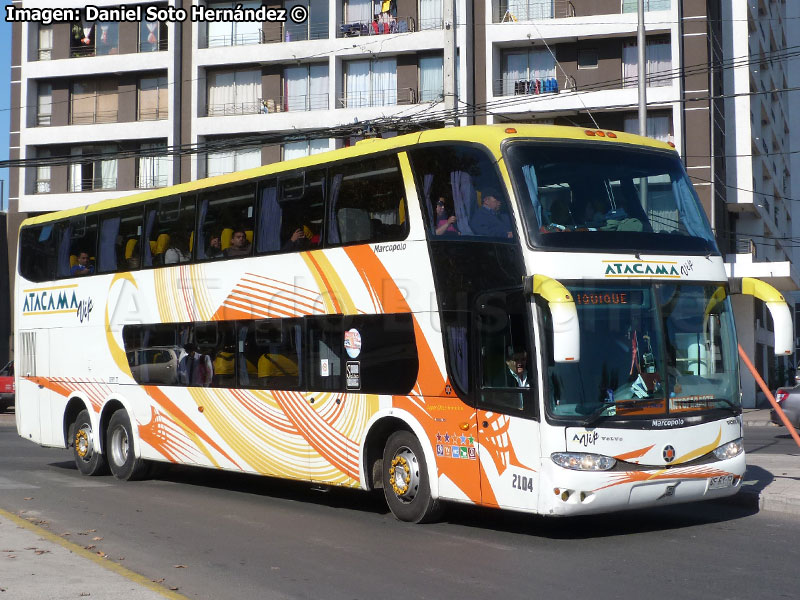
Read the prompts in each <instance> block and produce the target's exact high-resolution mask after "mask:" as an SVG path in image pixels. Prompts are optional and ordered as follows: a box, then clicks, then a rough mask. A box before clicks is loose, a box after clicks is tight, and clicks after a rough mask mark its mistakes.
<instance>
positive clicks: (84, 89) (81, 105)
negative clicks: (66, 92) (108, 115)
mask: <svg viewBox="0 0 800 600" xmlns="http://www.w3.org/2000/svg"><path fill="white" fill-rule="evenodd" d="M96 94H97V85H96V83H95V82H94V81H90V82H80V81H76V82H75V83H73V84H72V98H71V100H72V102H71V108H72V115H71V117H72V119H71V122H72V124H74V125H77V124H80V123H94V119H95V96H96Z"/></svg>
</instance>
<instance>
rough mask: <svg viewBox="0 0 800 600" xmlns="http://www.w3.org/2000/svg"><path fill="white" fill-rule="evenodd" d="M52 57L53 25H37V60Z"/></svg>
mask: <svg viewBox="0 0 800 600" xmlns="http://www.w3.org/2000/svg"><path fill="white" fill-rule="evenodd" d="M51 58H53V26H52V25H39V60H50V59H51Z"/></svg>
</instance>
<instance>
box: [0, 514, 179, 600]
mask: <svg viewBox="0 0 800 600" xmlns="http://www.w3.org/2000/svg"><path fill="white" fill-rule="evenodd" d="M0 598H8V599H9V600H11V599H12V598H13V599H14V600H67V599H69V600H73V599H74V598H98V599H102V600H164V598H170V599H172V600H186V597H185V596H182V595H181V594H178V593H177V592H173V591H170V590H168V589H166V588H165V587H163V586H161V585H159V584H157V583H154V582H152V581H150V580H149V579H147V578H146V577H143V576H142V575H139V574H137V573H134V572H133V571H130V570H128V569H126V568H124V567H121V566H120V565H118V564H117V563H115V562H113V561H111V560H108V559H105V558H102V557H100V556H98V555H97V554H95V553H93V552H91V551H89V550H85V549H84V548H82V547H81V546H78V545H76V544H73V543H71V542H68V541H67V540H65V539H63V538H61V537H59V536H57V535H55V534H53V533H50V532H49V531H45V530H44V529H42V528H41V527H37V526H36V525H32V524H31V523H29V522H28V521H26V520H25V519H21V518H19V517H17V516H15V515H13V514H11V513H8V512H6V511H4V510H2V509H0Z"/></svg>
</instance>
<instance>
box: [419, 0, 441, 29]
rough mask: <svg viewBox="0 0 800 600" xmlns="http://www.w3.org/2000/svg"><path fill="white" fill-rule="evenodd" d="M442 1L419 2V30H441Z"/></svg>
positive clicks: (421, 0)
mask: <svg viewBox="0 0 800 600" xmlns="http://www.w3.org/2000/svg"><path fill="white" fill-rule="evenodd" d="M441 27H442V0H419V29H420V31H422V30H424V29H441Z"/></svg>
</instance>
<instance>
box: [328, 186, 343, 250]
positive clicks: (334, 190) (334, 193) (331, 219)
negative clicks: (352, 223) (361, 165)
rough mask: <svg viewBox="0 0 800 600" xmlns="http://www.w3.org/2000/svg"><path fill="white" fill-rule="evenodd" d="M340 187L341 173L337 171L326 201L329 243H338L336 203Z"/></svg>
mask: <svg viewBox="0 0 800 600" xmlns="http://www.w3.org/2000/svg"><path fill="white" fill-rule="evenodd" d="M341 187H342V174H341V173H337V174H336V175H334V176H333V178H332V179H331V192H330V198H329V200H330V201H329V202H328V215H327V219H326V220H327V227H328V241H329V242H330V243H331V244H338V243H339V239H340V238H339V223H338V221H337V219H336V203H337V201H338V200H339V190H340V189H341Z"/></svg>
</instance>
